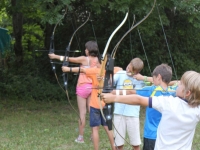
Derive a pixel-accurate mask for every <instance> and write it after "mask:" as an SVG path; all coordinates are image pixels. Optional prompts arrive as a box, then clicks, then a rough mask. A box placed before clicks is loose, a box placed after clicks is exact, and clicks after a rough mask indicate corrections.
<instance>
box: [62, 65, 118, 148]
mask: <svg viewBox="0 0 200 150" xmlns="http://www.w3.org/2000/svg"><path fill="white" fill-rule="evenodd" d="M100 68H101V65H100V64H99V65H97V68H79V67H73V68H71V67H62V71H63V72H79V70H80V72H82V73H85V74H86V76H87V77H89V78H91V79H92V93H91V100H90V104H89V105H90V127H92V141H93V144H94V149H95V150H98V149H99V126H100V125H102V126H103V127H104V129H105V131H106V133H107V135H108V138H109V140H110V144H111V147H112V150H115V146H114V138H113V133H112V131H109V130H108V126H107V124H106V122H105V120H104V119H103V116H102V115H101V112H100V105H99V102H98V88H99V87H98V85H99V81H98V79H97V75H98V74H99V73H100ZM117 70H121V68H119V67H118V68H115V71H114V72H116V71H117ZM100 88H102V87H100ZM102 106H105V103H104V102H103V101H102ZM102 108H103V107H102Z"/></svg>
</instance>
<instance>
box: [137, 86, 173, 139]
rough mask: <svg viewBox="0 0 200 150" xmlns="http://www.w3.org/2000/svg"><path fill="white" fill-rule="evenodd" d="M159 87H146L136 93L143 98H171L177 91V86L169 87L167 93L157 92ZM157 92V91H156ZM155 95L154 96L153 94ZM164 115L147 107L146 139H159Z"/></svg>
mask: <svg viewBox="0 0 200 150" xmlns="http://www.w3.org/2000/svg"><path fill="white" fill-rule="evenodd" d="M157 87H158V86H154V85H153V86H146V87H144V88H143V89H141V90H136V93H137V94H138V95H141V96H145V97H150V96H161V95H163V96H169V95H174V94H175V89H176V87H177V86H173V87H168V89H167V90H166V91H164V90H163V91H161V90H156V88H157ZM155 90H156V91H155ZM154 91H155V94H154V95H152V93H154ZM161 117H162V115H161V113H160V112H158V111H157V110H155V109H153V108H149V107H146V116H145V123H144V138H147V139H153V140H156V137H157V128H158V124H159V122H160V119H161Z"/></svg>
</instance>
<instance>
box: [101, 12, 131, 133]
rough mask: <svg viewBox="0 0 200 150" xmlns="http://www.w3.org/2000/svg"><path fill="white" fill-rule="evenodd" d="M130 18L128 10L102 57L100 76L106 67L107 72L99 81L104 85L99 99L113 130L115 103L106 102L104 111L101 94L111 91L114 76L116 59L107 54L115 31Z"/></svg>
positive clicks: (108, 123) (102, 112)
mask: <svg viewBox="0 0 200 150" xmlns="http://www.w3.org/2000/svg"><path fill="white" fill-rule="evenodd" d="M127 18H128V12H127V13H126V15H125V18H124V19H123V21H122V22H121V23H120V25H119V26H118V27H117V28H116V29H115V30H114V31H113V33H112V34H111V35H110V37H109V39H108V41H107V44H106V47H105V49H104V52H103V55H102V58H101V71H100V74H99V76H103V74H104V71H105V69H106V74H105V80H104V81H103V80H101V81H100V82H99V86H100V87H103V90H102V89H99V91H98V100H99V104H100V111H101V114H102V116H103V118H104V120H105V121H106V123H107V125H108V129H109V130H112V111H113V104H106V105H105V107H104V108H103V111H102V104H101V101H100V95H101V93H102V92H103V93H109V92H110V91H111V87H110V86H109V83H108V82H109V80H110V76H113V69H114V60H113V59H110V57H109V58H108V56H107V51H108V46H109V44H110V41H111V39H112V38H113V36H114V35H115V33H116V32H117V31H118V30H119V29H120V28H121V27H122V25H123V24H124V23H125V22H126V20H127ZM104 114H105V116H104Z"/></svg>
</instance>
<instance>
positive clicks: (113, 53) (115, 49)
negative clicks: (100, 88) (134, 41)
mask: <svg viewBox="0 0 200 150" xmlns="http://www.w3.org/2000/svg"><path fill="white" fill-rule="evenodd" d="M155 5H156V0H154V4H153V6H152V8H151V10H150V11H149V13H148V14H147V15H146V16H145V17H144V18H143V19H142V20H140V21H139V22H138V23H136V24H135V25H134V26H132V27H131V28H130V29H129V30H128V31H127V32H126V33H125V34H124V36H123V37H122V38H121V39H120V41H119V42H118V43H117V44H116V46H115V48H114V49H113V51H112V54H111V56H112V58H115V54H116V51H117V49H118V46H119V44H120V42H121V41H122V40H123V39H124V37H125V36H126V35H127V34H128V33H130V32H131V31H132V30H133V29H134V28H136V27H137V26H138V25H140V24H141V23H142V22H143V21H145V20H146V19H147V18H148V17H149V15H150V14H151V13H152V12H153V9H154V7H155Z"/></svg>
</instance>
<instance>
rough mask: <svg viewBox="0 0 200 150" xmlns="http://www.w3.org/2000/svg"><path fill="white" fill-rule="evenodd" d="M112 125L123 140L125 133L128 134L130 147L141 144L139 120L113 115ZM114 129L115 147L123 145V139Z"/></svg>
mask: <svg viewBox="0 0 200 150" xmlns="http://www.w3.org/2000/svg"><path fill="white" fill-rule="evenodd" d="M114 125H115V128H116V129H117V131H118V132H119V134H120V135H121V136H122V137H123V138H125V136H126V133H127V134H128V136H129V139H130V144H131V145H133V146H138V145H140V144H141V139H140V120H139V118H137V117H127V116H122V115H114ZM116 129H114V139H115V145H116V146H121V145H124V139H123V138H122V137H121V136H120V135H119V134H118V132H117V131H116Z"/></svg>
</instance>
